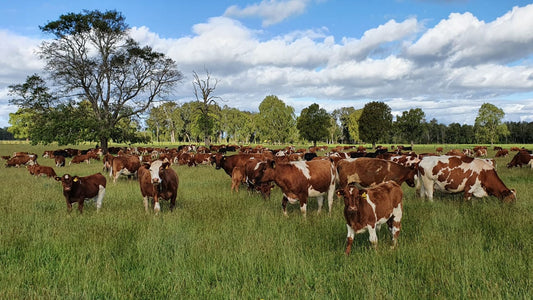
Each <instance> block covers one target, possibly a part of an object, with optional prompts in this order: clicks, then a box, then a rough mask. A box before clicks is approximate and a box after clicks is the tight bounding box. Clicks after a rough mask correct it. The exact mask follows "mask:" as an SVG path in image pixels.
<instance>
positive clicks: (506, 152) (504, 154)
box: [494, 147, 509, 157]
mask: <svg viewBox="0 0 533 300" xmlns="http://www.w3.org/2000/svg"><path fill="white" fill-rule="evenodd" d="M495 148H496V147H495ZM508 155H509V150H507V149H500V150H498V152H496V155H495V156H494V157H507V156H508Z"/></svg>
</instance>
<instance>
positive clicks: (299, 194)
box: [258, 159, 335, 216]
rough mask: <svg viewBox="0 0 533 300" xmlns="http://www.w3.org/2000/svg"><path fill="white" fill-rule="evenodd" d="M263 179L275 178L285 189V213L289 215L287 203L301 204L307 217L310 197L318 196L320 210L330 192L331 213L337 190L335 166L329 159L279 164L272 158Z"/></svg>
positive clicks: (283, 205)
mask: <svg viewBox="0 0 533 300" xmlns="http://www.w3.org/2000/svg"><path fill="white" fill-rule="evenodd" d="M265 166H266V167H265V170H264V172H263V175H262V176H261V178H259V179H258V181H259V182H270V181H274V182H275V183H276V184H277V185H278V186H279V187H280V188H281V191H282V192H283V200H282V203H281V205H282V207H283V214H284V215H285V216H287V202H290V203H291V204H296V203H298V202H299V203H300V211H301V212H302V214H303V215H304V216H305V215H306V212H307V199H308V198H309V197H317V199H318V212H319V213H320V211H321V209H322V204H323V201H324V195H325V194H327V197H328V205H329V212H330V213H331V207H332V205H333V194H334V193H335V167H334V165H333V163H332V162H331V161H329V160H312V161H293V162H288V163H275V161H274V160H270V159H269V160H268V161H267V163H266V164H265Z"/></svg>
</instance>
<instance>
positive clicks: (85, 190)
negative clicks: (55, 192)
mask: <svg viewBox="0 0 533 300" xmlns="http://www.w3.org/2000/svg"><path fill="white" fill-rule="evenodd" d="M55 179H56V180H57V181H61V184H62V186H63V195H64V196H65V200H66V202H67V209H68V212H69V213H70V212H71V211H72V203H74V202H78V210H79V212H80V213H83V202H84V201H85V200H86V199H95V200H96V210H97V211H99V210H100V208H101V207H102V201H103V199H104V195H105V186H106V179H105V177H104V175H102V174H100V173H96V174H93V175H89V176H85V177H79V176H71V175H69V174H65V175H63V176H62V177H56V178H55Z"/></svg>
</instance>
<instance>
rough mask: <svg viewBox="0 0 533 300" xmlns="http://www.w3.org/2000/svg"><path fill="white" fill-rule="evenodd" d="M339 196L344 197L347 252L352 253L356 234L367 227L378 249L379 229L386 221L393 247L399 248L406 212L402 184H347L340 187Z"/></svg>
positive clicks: (388, 182)
mask: <svg viewBox="0 0 533 300" xmlns="http://www.w3.org/2000/svg"><path fill="white" fill-rule="evenodd" d="M337 195H338V196H339V197H341V196H342V197H343V198H344V218H345V219H346V228H347V229H348V234H347V237H346V239H347V245H346V251H345V253H346V254H350V251H351V249H352V244H353V239H354V236H355V234H356V233H362V232H364V231H366V230H368V234H369V240H370V243H371V244H372V246H373V247H374V248H376V247H377V243H378V237H377V233H376V228H377V229H379V227H380V226H381V224H383V223H385V222H386V223H387V225H388V227H389V231H390V233H391V236H392V246H391V247H392V248H394V247H396V244H397V241H398V236H399V235H400V229H401V220H402V214H403V203H402V198H403V191H402V188H401V187H400V185H399V184H397V183H396V182H394V181H387V182H383V183H380V184H378V185H376V186H374V187H372V188H367V189H361V190H359V189H357V187H356V186H354V185H348V186H346V187H344V188H343V189H339V190H337Z"/></svg>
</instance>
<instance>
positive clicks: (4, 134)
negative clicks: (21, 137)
mask: <svg viewBox="0 0 533 300" xmlns="http://www.w3.org/2000/svg"><path fill="white" fill-rule="evenodd" d="M14 139H15V136H14V135H13V134H12V133H11V132H9V131H7V127H4V128H0V140H2V141H12V140H14Z"/></svg>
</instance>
